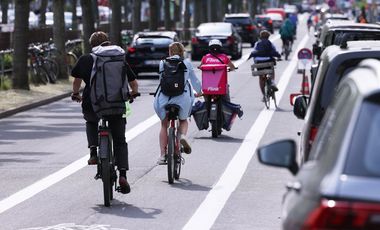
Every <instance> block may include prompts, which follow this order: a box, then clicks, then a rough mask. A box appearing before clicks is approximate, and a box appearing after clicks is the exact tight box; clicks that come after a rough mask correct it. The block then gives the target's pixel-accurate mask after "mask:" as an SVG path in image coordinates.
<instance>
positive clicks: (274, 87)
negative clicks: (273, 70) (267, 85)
mask: <svg viewBox="0 0 380 230" xmlns="http://www.w3.org/2000/svg"><path fill="white" fill-rule="evenodd" d="M272 89H273V91H274V92H277V91H278V88H277V86H276V85H274V84H273V85H272Z"/></svg>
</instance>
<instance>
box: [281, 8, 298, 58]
mask: <svg viewBox="0 0 380 230" xmlns="http://www.w3.org/2000/svg"><path fill="white" fill-rule="evenodd" d="M286 17H287V18H286V19H285V21H284V23H283V24H282V26H281V28H280V31H279V34H280V35H281V40H282V52H281V54H283V53H284V51H285V44H288V45H289V50H291V47H292V44H293V37H294V36H295V30H294V26H293V23H292V22H291V21H290V19H289V18H288V17H289V15H286Z"/></svg>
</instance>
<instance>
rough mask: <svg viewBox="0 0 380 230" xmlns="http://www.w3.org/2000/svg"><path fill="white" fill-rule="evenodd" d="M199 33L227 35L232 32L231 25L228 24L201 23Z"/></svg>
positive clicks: (204, 34)
mask: <svg viewBox="0 0 380 230" xmlns="http://www.w3.org/2000/svg"><path fill="white" fill-rule="evenodd" d="M198 30H199V35H201V36H211V35H226V34H231V32H232V31H231V26H228V24H227V25H226V24H222V25H216V24H213V25H211V24H209V25H201V26H199V27H198Z"/></svg>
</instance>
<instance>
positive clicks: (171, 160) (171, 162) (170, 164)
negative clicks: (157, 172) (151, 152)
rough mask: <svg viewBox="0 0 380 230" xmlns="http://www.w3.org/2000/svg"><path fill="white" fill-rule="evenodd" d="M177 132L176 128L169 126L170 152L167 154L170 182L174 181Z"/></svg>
mask: <svg viewBox="0 0 380 230" xmlns="http://www.w3.org/2000/svg"><path fill="white" fill-rule="evenodd" d="M175 138H176V137H175V133H174V128H169V134H168V154H167V165H168V182H169V184H173V182H174V154H175V153H174V150H175Z"/></svg>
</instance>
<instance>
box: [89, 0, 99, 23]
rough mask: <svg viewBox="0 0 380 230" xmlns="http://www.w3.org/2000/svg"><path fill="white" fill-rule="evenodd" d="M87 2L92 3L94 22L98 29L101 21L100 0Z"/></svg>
mask: <svg viewBox="0 0 380 230" xmlns="http://www.w3.org/2000/svg"><path fill="white" fill-rule="evenodd" d="M87 1H89V2H91V8H92V20H93V21H94V22H95V24H96V27H99V23H100V19H99V9H98V0H87Z"/></svg>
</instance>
